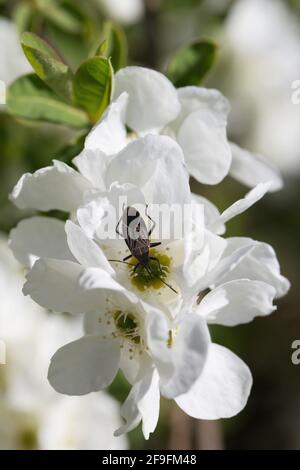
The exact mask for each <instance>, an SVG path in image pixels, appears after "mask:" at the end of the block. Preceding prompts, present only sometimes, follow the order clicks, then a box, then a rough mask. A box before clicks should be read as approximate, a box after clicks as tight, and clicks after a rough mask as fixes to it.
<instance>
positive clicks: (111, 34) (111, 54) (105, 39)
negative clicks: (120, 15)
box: [96, 21, 128, 72]
mask: <svg viewBox="0 0 300 470" xmlns="http://www.w3.org/2000/svg"><path fill="white" fill-rule="evenodd" d="M96 55H105V57H108V58H110V60H111V63H112V66H113V69H114V71H115V72H116V71H117V70H119V69H121V68H122V67H125V65H126V63H127V55H128V45H127V39H126V36H125V33H124V31H123V29H121V28H120V27H119V26H117V25H116V24H114V23H112V22H111V21H107V22H106V23H105V25H104V31H103V35H102V42H101V44H100V46H99V47H98V49H97V51H96Z"/></svg>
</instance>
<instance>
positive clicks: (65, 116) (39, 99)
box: [7, 74, 89, 128]
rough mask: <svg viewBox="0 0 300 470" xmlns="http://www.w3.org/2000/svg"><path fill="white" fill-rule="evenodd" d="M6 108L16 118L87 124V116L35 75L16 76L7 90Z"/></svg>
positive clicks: (81, 125) (76, 126)
mask: <svg viewBox="0 0 300 470" xmlns="http://www.w3.org/2000/svg"><path fill="white" fill-rule="evenodd" d="M7 110H8V112H9V113H10V114H12V115H13V116H15V117H17V118H24V119H29V120H33V121H48V122H53V123H57V124H64V125H66V126H69V127H74V128H83V127H86V126H88V125H89V120H88V116H87V115H86V114H85V113H84V112H83V111H81V110H80V109H76V108H74V107H73V106H70V105H69V104H67V103H65V102H64V101H62V100H60V99H59V98H58V97H57V96H56V95H55V94H54V93H53V91H51V90H50V88H48V87H47V85H45V84H44V83H43V82H42V81H41V80H40V79H39V78H38V77H37V76H36V75H34V74H30V75H25V76H24V77H20V78H18V79H17V80H16V81H15V82H14V83H12V85H11V86H10V87H9V88H8V91H7Z"/></svg>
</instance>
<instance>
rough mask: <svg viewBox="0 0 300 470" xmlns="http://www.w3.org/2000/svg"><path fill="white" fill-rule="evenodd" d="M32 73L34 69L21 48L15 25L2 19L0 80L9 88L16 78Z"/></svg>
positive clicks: (0, 19) (0, 24) (0, 26)
mask: <svg viewBox="0 0 300 470" xmlns="http://www.w3.org/2000/svg"><path fill="white" fill-rule="evenodd" d="M31 71H32V68H31V67H30V65H29V63H28V62H27V59H26V58H25V56H24V53H23V51H22V48H21V46H20V39H19V35H18V33H17V30H16V27H15V25H14V24H13V23H12V22H11V21H9V20H8V19H6V18H1V17H0V80H2V81H3V82H4V83H5V84H6V86H8V85H10V84H11V83H12V82H13V81H14V80H15V79H16V78H18V77H20V76H21V75H25V74H26V73H30V72H31Z"/></svg>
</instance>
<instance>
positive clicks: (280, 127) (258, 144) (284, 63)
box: [220, 0, 300, 175]
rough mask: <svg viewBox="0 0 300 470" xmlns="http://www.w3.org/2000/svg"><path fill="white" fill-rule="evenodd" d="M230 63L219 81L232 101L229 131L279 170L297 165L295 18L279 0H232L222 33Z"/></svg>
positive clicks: (299, 70) (298, 39) (298, 38)
mask: <svg viewBox="0 0 300 470" xmlns="http://www.w3.org/2000/svg"><path fill="white" fill-rule="evenodd" d="M220 40H221V41H222V44H223V47H224V49H225V51H226V53H227V56H228V61H229V64H231V67H232V68H231V69H229V77H228V81H225V83H224V80H223V81H222V83H220V86H221V87H222V89H223V90H224V91H225V93H226V94H227V96H228V97H229V99H230V101H231V103H232V114H231V119H230V131H231V132H232V134H233V135H234V136H236V137H238V138H239V137H240V138H241V139H242V141H243V143H244V145H246V146H247V147H249V148H251V150H253V151H254V152H257V153H262V154H263V155H265V156H266V157H268V159H270V161H272V162H273V163H274V164H275V165H276V166H277V167H278V168H280V169H281V170H282V171H283V172H285V173H287V174H289V175H293V174H294V173H295V171H296V172H299V171H300V143H299V130H300V112H299V106H296V105H294V104H293V103H292V100H291V96H292V89H291V86H292V82H293V81H295V80H297V79H299V75H300V54H299V44H300V32H299V24H298V22H297V19H296V18H295V17H294V15H293V13H292V12H291V11H290V10H289V8H288V6H287V5H286V4H285V2H283V1H281V0H240V1H239V2H235V4H234V6H233V8H232V10H231V12H230V14H229V16H228V17H227V20H226V23H225V32H224V33H221V38H220Z"/></svg>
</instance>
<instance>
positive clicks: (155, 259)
mask: <svg viewBox="0 0 300 470" xmlns="http://www.w3.org/2000/svg"><path fill="white" fill-rule="evenodd" d="M149 259H152V261H156V262H157V264H158V267H159V270H160V274H161V275H163V270H162V268H161V264H160V261H159V259H158V258H154V256H149Z"/></svg>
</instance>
